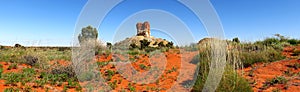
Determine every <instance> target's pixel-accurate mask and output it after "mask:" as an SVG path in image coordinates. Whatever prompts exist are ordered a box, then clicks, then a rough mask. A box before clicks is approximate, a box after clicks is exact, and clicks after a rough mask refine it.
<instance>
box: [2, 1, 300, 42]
mask: <svg viewBox="0 0 300 92" xmlns="http://www.w3.org/2000/svg"><path fill="white" fill-rule="evenodd" d="M86 2H87V0H1V1H0V25H1V26H0V44H3V45H13V44H14V43H21V44H26V45H53V46H56V45H58V46H67V45H70V44H71V40H72V39H73V38H72V37H73V33H74V28H75V24H76V22H77V18H78V16H79V15H80V12H81V10H82V8H83V7H84V5H85V3H86ZM211 3H212V5H213V6H214V7H215V10H216V11H217V13H218V15H219V18H220V20H221V22H222V25H223V28H224V32H225V37H226V38H227V39H232V38H234V37H239V38H240V39H241V40H242V41H255V40H260V39H263V38H265V37H270V36H272V35H273V34H276V33H279V34H282V35H285V36H290V37H293V38H297V39H299V38H300V32H299V30H300V26H299V25H300V12H299V9H300V1H299V0H211ZM145 9H159V10H164V11H167V12H169V13H171V14H173V15H175V16H176V17H178V18H179V19H180V20H181V21H183V22H184V23H185V24H186V25H187V26H188V27H189V29H190V30H191V31H192V34H193V36H194V38H195V41H198V40H200V39H201V38H204V37H207V33H206V30H205V29H204V27H203V25H201V21H199V20H198V19H197V17H196V16H195V15H193V13H192V12H191V11H190V10H189V9H187V8H186V7H184V6H182V5H181V4H180V3H178V2H176V1H175V0H127V1H126V2H124V3H121V4H120V5H118V6H117V7H115V8H114V9H113V11H111V12H110V13H109V14H108V15H107V17H106V18H105V19H104V21H103V22H102V24H101V25H100V26H99V27H98V28H99V36H100V38H101V39H102V40H104V41H109V42H111V41H113V39H112V36H113V35H114V33H115V31H116V30H117V27H118V26H120V24H121V23H122V22H123V21H124V20H125V19H126V18H127V17H128V16H130V15H131V14H133V13H136V12H139V11H141V10H145ZM150 17H151V16H150ZM162 19H163V18H162ZM158 20H159V19H158ZM135 21H137V20H135ZM138 21H144V20H142V19H140V20H138ZM150 23H151V21H150ZM175 28H176V27H175ZM122 31H123V30H122ZM126 31H132V32H135V31H136V30H135V25H134V24H133V25H132V27H128V30H124V32H126ZM153 35H154V36H157V37H162V38H165V37H166V38H167V39H171V38H168V36H167V35H165V34H161V33H159V32H157V31H155V30H153Z"/></svg>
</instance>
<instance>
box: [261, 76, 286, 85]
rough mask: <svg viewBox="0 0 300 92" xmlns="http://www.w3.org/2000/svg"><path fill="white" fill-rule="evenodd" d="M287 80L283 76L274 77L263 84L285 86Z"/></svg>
mask: <svg viewBox="0 0 300 92" xmlns="http://www.w3.org/2000/svg"><path fill="white" fill-rule="evenodd" d="M287 82H288V80H287V79H286V78H285V77H284V76H276V77H275V78H273V79H271V80H270V79H268V80H267V81H266V82H265V83H266V84H269V85H275V84H286V83H287Z"/></svg>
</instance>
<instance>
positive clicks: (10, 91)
mask: <svg viewBox="0 0 300 92" xmlns="http://www.w3.org/2000/svg"><path fill="white" fill-rule="evenodd" d="M19 91H20V89H19V88H5V89H4V92H19Z"/></svg>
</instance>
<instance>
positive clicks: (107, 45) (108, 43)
mask: <svg viewBox="0 0 300 92" xmlns="http://www.w3.org/2000/svg"><path fill="white" fill-rule="evenodd" d="M106 47H107V48H108V49H110V50H111V49H112V44H111V43H110V42H107V43H106Z"/></svg>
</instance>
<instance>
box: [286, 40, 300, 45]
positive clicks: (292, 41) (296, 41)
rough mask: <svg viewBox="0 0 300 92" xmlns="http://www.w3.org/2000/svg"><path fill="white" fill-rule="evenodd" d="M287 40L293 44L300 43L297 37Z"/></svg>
mask: <svg viewBox="0 0 300 92" xmlns="http://www.w3.org/2000/svg"><path fill="white" fill-rule="evenodd" d="M287 42H288V43H290V44H291V45H297V44H299V43H298V42H299V41H298V40H297V39H289V40H287Z"/></svg>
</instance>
